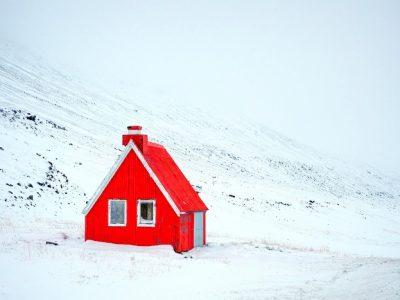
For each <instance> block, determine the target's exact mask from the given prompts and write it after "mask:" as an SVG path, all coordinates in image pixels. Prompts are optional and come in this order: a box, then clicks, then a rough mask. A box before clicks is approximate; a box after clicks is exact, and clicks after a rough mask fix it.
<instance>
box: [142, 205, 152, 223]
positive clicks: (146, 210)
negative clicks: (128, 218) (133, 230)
mask: <svg viewBox="0 0 400 300" xmlns="http://www.w3.org/2000/svg"><path fill="white" fill-rule="evenodd" d="M140 218H141V219H143V220H145V221H153V203H152V202H150V203H140Z"/></svg>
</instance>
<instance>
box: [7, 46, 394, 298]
mask: <svg viewBox="0 0 400 300" xmlns="http://www.w3.org/2000/svg"><path fill="white" fill-rule="evenodd" d="M131 124H141V125H143V127H144V131H145V132H147V133H148V134H149V137H150V139H152V140H154V141H157V142H160V143H162V144H164V145H165V146H166V147H167V149H168V150H169V151H170V153H171V154H172V156H173V157H174V158H175V159H176V160H177V162H178V164H179V165H180V166H181V167H182V169H183V171H184V173H185V174H186V175H187V176H188V178H189V180H190V181H191V183H192V184H193V185H199V186H201V188H202V193H201V196H202V198H203V199H204V201H205V202H206V204H207V205H208V207H209V208H210V211H209V212H208V219H207V225H208V228H207V229H208V246H207V247H204V248H201V249H196V250H194V251H191V252H189V253H186V254H176V253H175V252H173V251H172V249H171V248H170V247H168V246H159V247H150V248H141V247H133V246H121V245H111V244H102V243H95V242H86V243H85V242H84V241H83V239H82V237H83V215H82V214H81V211H82V209H83V207H84V206H85V202H86V201H87V200H88V199H89V198H90V196H91V194H92V193H93V192H94V190H95V188H96V187H97V185H98V184H99V183H100V181H101V180H102V178H103V177H104V176H105V174H106V173H107V171H108V169H109V168H110V167H111V165H112V164H113V162H114V161H115V159H116V157H117V155H118V154H119V152H120V151H121V149H122V146H121V134H122V133H123V132H124V131H125V130H124V129H125V128H126V126H127V125H131ZM399 200H400V180H399V178H392V177H389V176H387V175H385V174H382V173H380V172H379V171H377V170H375V169H373V168H371V167H369V166H360V165H355V164H352V163H348V162H344V161H341V160H340V159H337V158H332V157H328V156H326V155H324V154H321V153H318V152H317V151H314V150H313V149H311V148H309V147H307V146H304V145H301V144H299V143H297V142H295V141H293V140H291V139H289V138H287V137H285V136H282V135H281V134H279V133H277V132H274V131H272V130H270V129H268V128H266V127H264V126H262V125H260V124H257V123H255V122H253V121H252V120H247V119H244V118H239V117H238V118H237V119H232V118H231V117H230V118H228V117H226V116H220V115H210V113H209V112H207V113H205V112H204V111H202V110H200V109H197V108H191V107H182V105H173V104H171V103H170V102H168V101H163V99H161V100H160V99H158V98H157V96H153V95H151V94H149V93H147V92H142V91H139V90H135V89H133V88H131V87H128V86H121V88H120V89H118V90H111V89H109V91H107V87H105V88H103V87H102V88H99V87H95V86H92V85H90V84H87V83H82V82H80V81H79V80H77V79H75V78H74V77H73V76H70V75H66V74H63V73H62V72H60V71H58V70H55V69H53V68H51V67H49V66H48V64H47V63H46V62H44V61H42V60H41V59H39V58H37V57H35V56H34V55H31V54H29V53H28V52H27V51H25V50H20V49H18V48H17V47H15V46H13V45H8V44H7V43H4V42H3V43H0V212H1V215H0V271H1V272H0V298H1V299H9V298H10V299H28V298H29V299H36V298H44V299H47V298H54V297H57V298H67V299H70V298H73V297H75V298H88V297H89V296H91V297H92V296H97V298H107V299H110V298H111V297H112V298H114V297H118V298H120V299H132V298H135V299H136V298H139V297H140V296H141V297H146V298H160V297H166V298H183V297H188V298H218V299H221V298H229V299H231V298H234V299H235V298H239V299H240V298H251V299H254V298H256V299H258V298H262V299H264V298H277V299H282V298H296V299H297V298H328V299H339V298H351V299H365V298H370V299H396V298H400V219H399V216H400V205H399ZM46 241H54V242H57V243H58V244H59V245H58V246H53V245H46Z"/></svg>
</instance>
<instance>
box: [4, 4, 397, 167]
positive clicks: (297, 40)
mask: <svg viewBox="0 0 400 300" xmlns="http://www.w3.org/2000/svg"><path fill="white" fill-rule="evenodd" d="M0 34H1V37H5V38H8V39H10V40H13V41H16V42H18V43H19V44H22V45H24V46H26V47H28V48H29V49H32V50H33V51H36V52H39V53H41V55H42V56H43V57H44V58H45V59H48V60H50V61H51V62H54V63H61V64H63V65H65V66H69V67H70V68H71V70H74V71H75V72H77V74H79V75H80V76H82V77H88V78H92V79H93V81H101V82H105V83H106V86H107V84H108V85H110V87H111V86H112V85H113V84H114V83H115V82H118V81H122V80H123V81H125V82H127V83H130V84H134V85H136V86H138V87H141V88H146V89H149V90H154V91H157V92H160V93H162V94H164V95H166V96H168V97H170V98H172V99H177V101H181V102H182V103H186V104H187V105H196V106H200V107H203V108H205V109H217V110H220V111H221V110H225V111H226V112H227V113H228V114H231V115H235V114H236V115H239V114H246V115H250V116H251V117H253V118H254V119H255V120H258V121H261V122H263V123H264V124H266V125H268V126H269V127H271V128H273V129H275V130H278V131H280V132H282V133H284V134H286V135H288V136H290V137H292V138H294V139H296V140H299V141H300V142H303V143H306V144H309V145H311V146H314V147H315V148H317V149H320V150H322V151H325V152H329V153H333V154H336V155H338V156H341V157H344V158H350V159H354V160H359V161H365V162H368V163H370V164H372V165H375V166H378V167H380V168H382V169H386V170H394V171H396V170H399V169H400V154H399V153H400V1H349V0H347V1H282V0H279V1H267V0H265V1H215V0H214V1H140V2H139V1H100V0H97V1H63V2H61V1H7V0H1V1H0Z"/></svg>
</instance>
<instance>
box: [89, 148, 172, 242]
mask: <svg viewBox="0 0 400 300" xmlns="http://www.w3.org/2000/svg"><path fill="white" fill-rule="evenodd" d="M109 199H126V200H127V220H126V221H127V224H126V226H108V200H109ZM138 199H155V200H156V224H155V227H137V224H136V223H137V213H136V210H137V200H138ZM175 224H179V218H178V216H177V215H176V214H175V212H174V211H173V209H172V208H171V206H170V205H169V203H168V202H167V200H166V199H165V198H164V196H163V194H162V193H161V192H160V190H159V189H158V188H157V186H156V184H155V183H154V181H153V180H152V179H151V177H150V175H149V174H148V172H147V171H146V169H145V168H144V167H143V165H142V163H141V162H140V161H139V159H138V158H137V157H136V155H135V154H134V152H133V151H130V153H129V154H128V156H127V157H126V159H125V161H124V162H123V163H122V165H121V166H120V168H119V169H118V170H117V172H116V173H115V175H114V176H113V178H112V179H111V181H110V182H109V184H108V186H107V187H106V188H105V190H104V191H103V193H102V194H101V196H100V197H99V199H98V200H97V202H96V203H95V204H94V206H93V207H92V209H91V210H90V211H89V213H88V214H87V215H86V226H85V229H86V232H85V238H86V239H89V240H95V241H103V242H111V243H121V244H132V245H143V246H146V245H158V244H170V245H173V246H174V247H177V245H176V242H175V243H174V240H175V237H177V236H179V233H178V232H177V231H179V228H178V226H177V225H175Z"/></svg>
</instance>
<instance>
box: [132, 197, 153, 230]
mask: <svg viewBox="0 0 400 300" xmlns="http://www.w3.org/2000/svg"><path fill="white" fill-rule="evenodd" d="M142 203H153V221H151V222H145V223H142V222H141V217H140V205H141V204H142ZM156 211H157V209H156V200H153V199H138V201H137V207H136V212H137V213H136V215H137V216H136V220H137V227H155V226H156Z"/></svg>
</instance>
